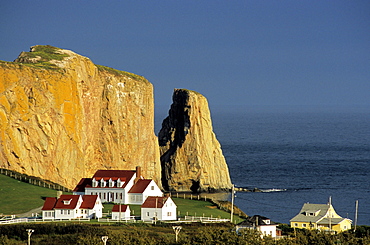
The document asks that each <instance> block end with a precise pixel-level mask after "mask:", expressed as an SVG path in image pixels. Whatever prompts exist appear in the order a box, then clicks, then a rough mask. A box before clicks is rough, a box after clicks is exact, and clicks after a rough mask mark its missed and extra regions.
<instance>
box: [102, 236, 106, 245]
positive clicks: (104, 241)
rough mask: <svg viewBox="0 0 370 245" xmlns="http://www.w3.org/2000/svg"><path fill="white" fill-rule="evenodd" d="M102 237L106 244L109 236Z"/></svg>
mask: <svg viewBox="0 0 370 245" xmlns="http://www.w3.org/2000/svg"><path fill="white" fill-rule="evenodd" d="M101 239H102V240H103V243H104V245H106V244H107V240H108V236H102V237H101Z"/></svg>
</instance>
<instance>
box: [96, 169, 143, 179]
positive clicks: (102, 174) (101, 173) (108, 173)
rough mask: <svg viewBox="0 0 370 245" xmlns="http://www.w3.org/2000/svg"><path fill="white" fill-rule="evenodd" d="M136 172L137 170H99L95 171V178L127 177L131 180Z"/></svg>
mask: <svg viewBox="0 0 370 245" xmlns="http://www.w3.org/2000/svg"><path fill="white" fill-rule="evenodd" d="M135 173H136V171H135V170H98V171H96V172H95V174H94V176H93V178H95V179H98V178H99V179H100V178H108V179H109V178H117V179H118V178H121V179H122V178H126V179H127V180H130V179H131V178H132V176H134V174H135Z"/></svg>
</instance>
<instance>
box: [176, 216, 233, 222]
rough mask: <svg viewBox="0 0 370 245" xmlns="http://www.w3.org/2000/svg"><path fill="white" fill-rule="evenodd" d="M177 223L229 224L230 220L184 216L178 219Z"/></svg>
mask: <svg viewBox="0 0 370 245" xmlns="http://www.w3.org/2000/svg"><path fill="white" fill-rule="evenodd" d="M178 220H179V221H191V222H202V223H220V222H230V219H220V218H213V217H196V216H185V217H184V218H183V219H180V218H179V219H178Z"/></svg>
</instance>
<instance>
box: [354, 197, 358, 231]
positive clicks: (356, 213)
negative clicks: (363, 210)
mask: <svg viewBox="0 0 370 245" xmlns="http://www.w3.org/2000/svg"><path fill="white" fill-rule="evenodd" d="M357 215H358V200H356V212H355V228H354V231H355V232H356V226H357Z"/></svg>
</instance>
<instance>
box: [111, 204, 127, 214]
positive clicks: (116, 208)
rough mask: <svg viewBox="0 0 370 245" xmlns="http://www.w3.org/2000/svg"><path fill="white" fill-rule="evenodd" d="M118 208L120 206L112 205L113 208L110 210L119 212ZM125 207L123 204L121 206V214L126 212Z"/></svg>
mask: <svg viewBox="0 0 370 245" xmlns="http://www.w3.org/2000/svg"><path fill="white" fill-rule="evenodd" d="M119 206H120V205H118V204H117V205H114V206H113V208H112V212H119V211H120V210H119ZM127 207H128V206H127V205H123V204H121V212H126V209H127Z"/></svg>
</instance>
